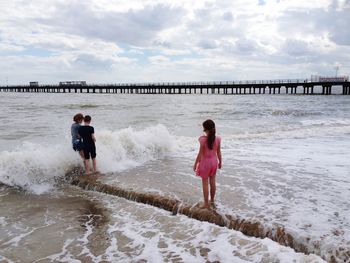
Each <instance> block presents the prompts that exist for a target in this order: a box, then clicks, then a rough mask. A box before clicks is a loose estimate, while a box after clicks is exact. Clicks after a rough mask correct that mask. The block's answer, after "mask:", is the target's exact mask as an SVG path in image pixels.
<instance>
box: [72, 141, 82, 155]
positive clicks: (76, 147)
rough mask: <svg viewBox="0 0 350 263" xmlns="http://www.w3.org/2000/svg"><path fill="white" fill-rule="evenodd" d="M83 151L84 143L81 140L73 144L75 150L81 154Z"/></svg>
mask: <svg viewBox="0 0 350 263" xmlns="http://www.w3.org/2000/svg"><path fill="white" fill-rule="evenodd" d="M82 149H83V143H82V142H81V140H75V141H74V142H73V150H74V151H78V152H80V151H81V150H82Z"/></svg>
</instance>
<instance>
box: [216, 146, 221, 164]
mask: <svg viewBox="0 0 350 263" xmlns="http://www.w3.org/2000/svg"><path fill="white" fill-rule="evenodd" d="M216 154H217V155H218V159H219V169H221V166H222V158H221V142H220V143H219V146H218V149H217V152H216Z"/></svg>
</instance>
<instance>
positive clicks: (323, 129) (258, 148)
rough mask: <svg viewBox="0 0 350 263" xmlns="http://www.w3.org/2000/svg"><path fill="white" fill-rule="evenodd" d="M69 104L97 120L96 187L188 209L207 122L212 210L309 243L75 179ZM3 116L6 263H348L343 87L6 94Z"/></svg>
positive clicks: (349, 147)
mask: <svg viewBox="0 0 350 263" xmlns="http://www.w3.org/2000/svg"><path fill="white" fill-rule="evenodd" d="M76 113H82V114H84V115H90V116H91V117H92V122H91V125H92V126H93V127H94V128H95V135H96V148H97V159H96V160H97V166H98V170H99V172H100V174H101V175H100V177H101V180H103V181H104V183H106V184H110V185H117V186H119V187H122V188H125V189H129V190H130V189H131V190H133V191H136V192H149V193H155V194H158V195H162V196H167V197H169V198H174V199H177V200H180V201H181V202H184V203H186V204H193V205H195V204H198V203H200V202H202V200H203V197H202V188H201V187H202V186H201V179H200V178H199V177H197V176H196V175H195V174H194V172H193V170H192V167H193V164H194V161H195V158H196V155H197V152H198V149H199V143H198V138H199V137H200V136H201V135H203V128H202V122H203V121H205V120H206V119H212V120H214V121H215V123H216V132H217V135H219V136H221V138H222V142H221V151H222V158H223V164H222V169H221V170H219V171H218V173H217V176H216V182H217V196H216V200H215V202H216V210H217V211H218V213H222V214H226V215H227V214H228V215H233V216H235V217H239V218H241V219H242V220H245V221H251V222H259V223H260V224H261V225H263V226H264V227H266V229H267V230H266V231H268V229H273V228H274V226H279V227H281V228H283V229H284V230H285V231H286V232H287V233H289V234H290V235H291V236H292V237H293V239H294V240H297V241H298V242H300V243H302V244H304V245H305V249H304V251H298V250H295V249H293V248H292V247H288V246H283V245H280V244H279V243H278V242H275V241H273V240H271V239H269V238H267V237H251V236H246V235H244V234H243V233H242V232H240V231H236V230H232V229H229V228H227V227H220V226H217V225H214V224H211V223H208V222H202V221H198V220H196V219H193V218H190V217H187V216H185V215H180V214H177V215H174V214H172V213H171V212H169V211H165V210H163V209H161V208H157V207H154V206H152V205H146V204H141V203H137V202H135V201H132V200H126V199H123V198H120V197H117V196H112V195H108V194H103V193H99V192H97V191H91V190H89V191H88V190H85V189H81V188H79V187H77V186H73V185H71V184H70V183H69V181H68V180H67V179H66V175H67V174H69V173H70V172H71V171H72V169H74V167H79V166H82V160H81V159H80V157H79V155H78V154H77V153H76V152H74V151H73V149H72V146H71V135H70V126H71V124H72V123H73V120H72V119H73V116H74V115H75V114H76ZM0 122H1V125H0V262H191V263H192V262H239V263H240V262H266V263H270V262H282V263H284V262H310V263H311V262H350V219H349V218H350V96H343V95H330V96H322V95H320V96H317V95H315V96H310V95H288V94H279V95H269V94H264V95H214V94H186V95H184V94H183V95H181V94H172V95H171V94H158V95H157V94H152V95H151V94H148V95H147V94H79V93H78V94H75V93H74V94H72V93H71V94H64V93H50V94H49V93H11V92H2V93H0Z"/></svg>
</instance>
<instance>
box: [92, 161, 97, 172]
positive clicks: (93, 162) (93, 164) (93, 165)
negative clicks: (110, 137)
mask: <svg viewBox="0 0 350 263" xmlns="http://www.w3.org/2000/svg"><path fill="white" fill-rule="evenodd" d="M92 167H93V169H94V172H95V173H96V172H97V169H96V158H93V159H92Z"/></svg>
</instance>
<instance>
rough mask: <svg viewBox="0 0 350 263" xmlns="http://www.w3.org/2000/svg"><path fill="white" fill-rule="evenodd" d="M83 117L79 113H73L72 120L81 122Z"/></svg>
mask: <svg viewBox="0 0 350 263" xmlns="http://www.w3.org/2000/svg"><path fill="white" fill-rule="evenodd" d="M83 119H84V116H83V114H81V113H78V114H75V115H74V117H73V121H74V122H81V121H83Z"/></svg>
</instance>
